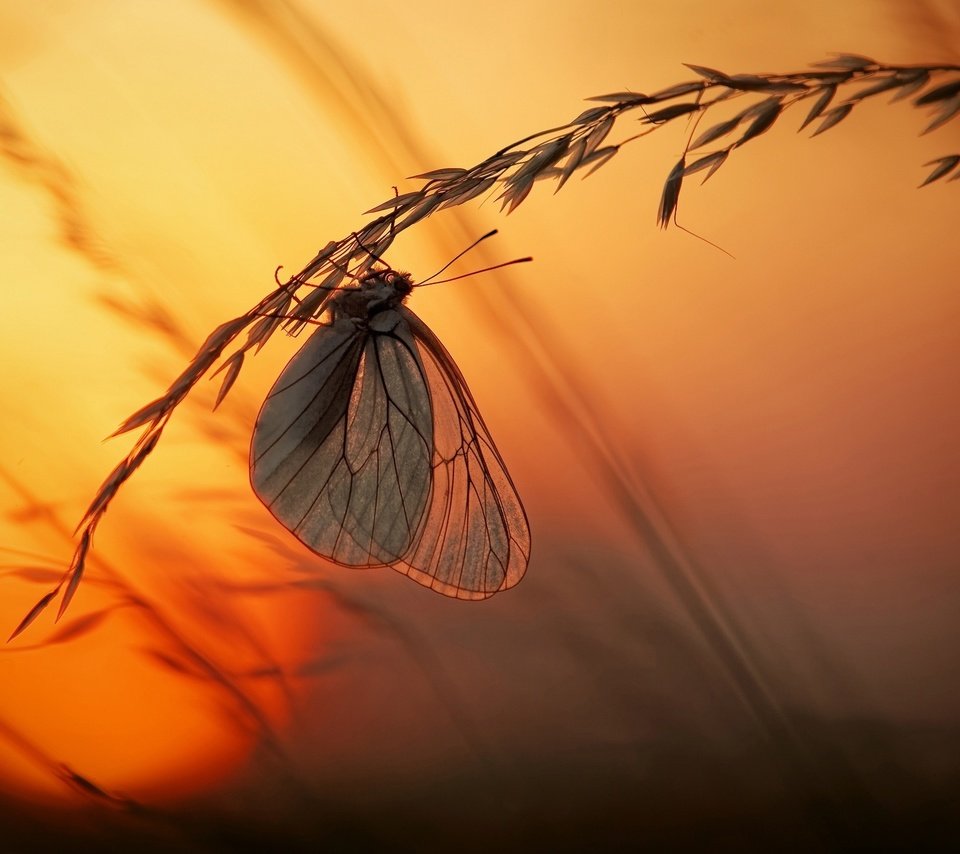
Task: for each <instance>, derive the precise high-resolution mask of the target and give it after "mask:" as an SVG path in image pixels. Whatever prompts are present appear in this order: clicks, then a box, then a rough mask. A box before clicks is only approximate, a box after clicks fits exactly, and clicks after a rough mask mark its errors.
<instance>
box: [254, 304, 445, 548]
mask: <svg viewBox="0 0 960 854" xmlns="http://www.w3.org/2000/svg"><path fill="white" fill-rule="evenodd" d="M432 448H433V426H432V421H431V410H430V397H429V393H428V391H427V386H426V381H425V374H424V369H423V365H422V364H421V363H420V358H419V355H418V350H417V347H416V345H415V344H414V341H413V338H412V336H411V332H410V329H409V327H408V326H407V324H406V322H405V320H404V319H403V317H402V316H401V315H400V314H398V313H397V312H396V311H393V310H389V311H383V312H381V313H379V314H377V315H375V316H374V317H373V318H372V319H371V321H370V326H369V328H364V327H360V328H358V327H357V326H356V325H355V324H354V323H353V322H352V321H351V320H349V319H342V320H340V321H338V322H336V323H334V324H332V325H326V326H321V327H320V328H319V329H317V331H316V332H314V333H313V335H311V336H310V338H309V339H308V341H307V343H306V344H304V346H303V347H302V348H301V349H300V351H299V352H298V353H297V354H296V355H295V356H294V357H293V359H292V360H291V361H290V363H289V364H288V365H287V367H286V368H285V369H284V371H283V373H282V374H281V375H280V378H279V379H278V380H277V382H276V384H275V385H274V387H273V388H272V389H271V390H270V393H269V394H268V395H267V399H266V401H265V402H264V404H263V407H262V409H261V410H260V415H259V416H258V418H257V424H256V427H255V428H254V433H253V442H252V446H251V455H250V479H251V483H252V485H253V488H254V491H255V492H256V493H257V495H258V496H259V497H260V499H261V500H262V501H263V502H264V504H266V505H267V507H268V508H269V509H270V511H271V512H272V513H273V515H274V516H275V517H276V518H277V519H278V520H279V521H280V522H281V523H282V524H283V525H284V526H285V527H286V528H288V529H289V530H290V531H292V532H293V533H294V534H295V535H296V536H297V537H298V538H299V539H300V540H301V541H302V542H303V543H304V544H305V545H307V546H308V547H309V548H311V549H312V550H313V551H315V552H317V553H318V554H321V555H323V556H325V557H328V558H331V559H332V560H335V561H337V562H338V563H343V564H347V565H349V566H375V565H384V564H393V563H394V562H396V561H397V560H398V559H400V558H402V557H403V556H404V555H406V554H408V553H409V552H410V551H411V550H412V549H414V548H415V547H416V538H417V536H418V532H419V531H421V530H422V529H423V522H424V511H425V509H426V507H427V505H428V502H429V499H430V492H431V469H430V463H431V455H432Z"/></svg>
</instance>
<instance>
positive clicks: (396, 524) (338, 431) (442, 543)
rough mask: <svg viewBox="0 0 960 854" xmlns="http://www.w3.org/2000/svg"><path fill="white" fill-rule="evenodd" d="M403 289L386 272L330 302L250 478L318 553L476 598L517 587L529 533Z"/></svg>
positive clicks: (454, 378) (288, 373)
mask: <svg viewBox="0 0 960 854" xmlns="http://www.w3.org/2000/svg"><path fill="white" fill-rule="evenodd" d="M524 260H527V259H524ZM414 287H416V285H415V284H414V282H413V280H412V279H411V277H410V276H409V274H407V273H401V272H398V271H395V270H393V269H390V268H389V267H388V268H386V269H379V270H370V271H369V272H367V273H366V274H364V275H363V276H360V277H358V278H357V279H356V281H355V283H354V284H353V285H351V286H349V287H344V288H340V289H338V290H336V291H335V292H334V293H333V294H332V295H331V297H330V299H329V301H328V309H329V315H330V316H329V320H328V321H327V322H324V323H322V324H320V325H319V326H318V328H317V329H316V331H314V332H313V333H312V334H311V336H310V337H309V339H308V340H307V341H306V343H305V344H304V345H303V347H302V348H301V349H300V350H299V351H298V352H297V353H296V355H295V356H294V357H293V358H292V359H291V360H290V362H289V363H288V364H287V366H286V367H285V368H284V370H283V372H282V373H281V374H280V376H279V378H278V379H277V381H276V383H275V384H274V386H273V388H272V389H271V390H270V392H269V394H268V395H267V397H266V400H265V401H264V403H263V406H262V408H261V409H260V413H259V415H258V417H257V421H256V426H255V427H254V431H253V439H252V442H251V447H250V481H251V485H252V487H253V490H254V492H255V493H256V494H257V496H258V497H259V498H260V500H261V501H262V502H263V503H264V504H265V505H266V507H267V508H268V509H269V510H270V512H271V513H272V514H273V516H274V517H275V518H276V519H277V521H279V522H280V523H281V524H282V525H283V526H284V527H285V528H287V529H288V530H289V531H290V532H291V533H293V534H294V536H296V537H297V539H299V540H300V541H301V542H302V543H303V544H304V545H305V546H307V547H308V548H310V549H311V550H312V551H314V552H316V553H317V554H319V555H321V556H323V557H325V558H328V559H330V560H332V561H334V562H336V563H338V564H343V565H345V566H352V567H374V566H389V567H392V568H393V569H396V570H398V571H399V572H402V573H404V574H405V575H407V576H409V577H410V578H412V579H413V580H414V581H417V582H418V583H420V584H422V585H424V586H426V587H429V588H431V589H433V590H436V591H437V592H439V593H442V594H444V595H446V596H452V597H456V598H458V599H486V598H487V597H489V596H492V595H493V594H494V593H497V592H499V591H501V590H506V589H507V588H509V587H513V585H515V584H516V583H517V582H518V581H519V580H520V579H521V578H522V577H523V574H524V572H525V571H526V568H527V564H528V562H529V558H530V530H529V526H528V523H527V517H526V513H525V511H524V509H523V505H522V503H521V501H520V497H519V496H518V495H517V491H516V488H515V487H514V485H513V481H512V480H511V479H510V475H509V474H508V473H507V469H506V467H505V465H504V462H503V459H502V457H501V456H500V452H499V451H498V450H497V447H496V445H495V444H494V442H493V439H492V437H491V436H490V431H489V430H488V429H487V426H486V424H485V423H484V421H483V418H482V417H481V415H480V413H479V411H478V409H477V404H476V401H475V400H474V398H473V395H472V394H471V393H470V390H469V389H468V388H467V383H466V380H464V378H463V374H461V372H460V370H459V368H458V367H457V365H456V363H455V362H454V360H453V358H452V357H451V356H450V354H449V353H448V352H447V350H446V348H445V347H444V346H443V344H441V343H440V340H439V339H438V338H437V336H436V335H434V333H433V332H432V331H431V330H430V329H429V327H428V326H427V325H426V324H425V323H424V322H423V321H422V320H421V319H420V318H419V317H417V315H416V314H414V313H413V311H411V310H410V309H409V308H408V307H407V306H406V305H405V304H404V303H405V301H406V299H407V297H408V296H409V295H410V293H411V292H412V291H413V289H414Z"/></svg>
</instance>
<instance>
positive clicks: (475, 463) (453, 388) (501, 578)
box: [393, 306, 530, 599]
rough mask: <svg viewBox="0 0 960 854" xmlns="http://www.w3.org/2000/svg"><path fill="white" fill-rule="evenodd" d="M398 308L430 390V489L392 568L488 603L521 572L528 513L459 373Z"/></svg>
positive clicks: (420, 325) (447, 592)
mask: <svg viewBox="0 0 960 854" xmlns="http://www.w3.org/2000/svg"><path fill="white" fill-rule="evenodd" d="M397 311H398V312H399V313H400V314H401V316H402V317H403V318H404V320H405V321H406V325H407V326H408V327H409V329H410V330H411V331H412V333H413V337H414V339H415V340H416V342H417V345H418V346H419V349H420V357H421V362H422V365H423V369H424V378H425V381H426V385H427V387H428V388H429V390H430V399H431V403H432V410H433V454H432V463H431V464H432V468H433V489H432V492H431V494H430V504H429V507H428V508H427V510H426V514H425V515H424V518H423V522H422V525H421V528H420V531H419V533H418V535H417V537H416V538H415V540H414V542H413V544H412V547H411V549H410V551H409V553H407V554H406V555H404V557H403V559H402V560H400V561H398V562H396V563H394V564H393V566H394V568H395V569H397V570H399V571H400V572H404V573H406V574H407V575H409V576H410V577H411V578H413V579H414V580H415V581H418V582H419V583H420V584H424V585H426V586H428V587H431V588H433V589H434V590H437V591H438V592H440V593H443V594H445V595H447V596H455V597H457V598H459V599H485V598H487V597H488V596H492V595H493V594H494V593H496V592H498V591H500V590H505V589H507V588H508V587H512V586H513V585H514V584H516V583H517V582H518V581H519V580H520V579H521V578H522V577H523V574H524V572H526V569H527V563H528V562H529V559H530V530H529V527H528V525H527V517H526V513H525V512H524V510H523V505H522V504H521V503H520V498H519V496H518V495H517V491H516V489H515V488H514V486H513V481H511V479H510V475H509V474H507V470H506V467H505V466H504V464H503V460H502V459H501V457H500V454H499V452H498V451H497V448H496V446H495V445H494V443H493V439H492V438H491V437H490V432H489V430H487V426H486V424H484V422H483V418H482V417H481V416H480V413H479V412H478V410H477V404H476V402H475V401H474V399H473V396H472V395H471V394H470V390H469V389H468V388H467V384H466V381H465V380H464V378H463V375H462V374H461V373H460V370H459V368H457V366H456V364H455V363H454V361H453V359H452V358H451V356H450V354H449V353H448V352H447V351H446V349H445V348H444V346H443V344H441V343H440V340H439V339H438V338H437V336H436V335H434V334H433V332H431V331H430V329H429V328H428V327H427V325H426V324H425V323H424V322H423V321H422V320H420V318H419V317H417V316H416V315H415V314H414V313H413V312H412V311H410V309H408V308H406V307H405V306H400V307H399V308H398V309H397Z"/></svg>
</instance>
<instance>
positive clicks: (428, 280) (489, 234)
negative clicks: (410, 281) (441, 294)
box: [417, 229, 529, 288]
mask: <svg viewBox="0 0 960 854" xmlns="http://www.w3.org/2000/svg"><path fill="white" fill-rule="evenodd" d="M496 233H497V230H496V229H494V230H493V231H488V232H487V233H486V234H485V235H483V237H478V238H477V239H476V240H474V241H473V243H471V244H470V245H469V246H468V247H467V248H466V249H464V250H463V252H461V253H460V254H459V255H454V256H453V258H451V259H450V260H449V261H447V263H446V264H444V265H443V266H442V267H441V268H440V269H439V270H437V272H436V273H434V274H433V275H432V276H427V278H426V279H424V280H423V281H422V282H418V283H417V286H418V287H421V288H422V287H423V286H424V285H439V284H440V282H434V281H431V279H435V278H436V277H437V276H439V275H440V274H441V273H442V272H443V271H444V270H446V269H447V267H449V266H450V265H451V264H453V263H454V262H455V261H459V260H460V259H461V258H462V257H463V256H464V255H466V254H467V253H468V252H469V251H470V250H471V249H473V247H474V246H476V245H477V244H478V243H483V241H484V240H486V239H487V238H488V237H493V235H495V234H496ZM522 260H529V259H522ZM508 263H510V264H513V263H515V262H513V261H510V262H508ZM504 266H506V265H505V264H498V265H497V267H504ZM487 269H488V270H495V269H496V267H488V268H487ZM476 272H477V273H484V272H486V271H485V270H477V271H476ZM467 275H468V276H472V275H473V273H467ZM457 278H458V279H462V278H463V276H457ZM444 281H446V282H452V281H453V279H444Z"/></svg>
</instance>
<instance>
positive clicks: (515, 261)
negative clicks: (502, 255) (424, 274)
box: [415, 244, 533, 288]
mask: <svg viewBox="0 0 960 854" xmlns="http://www.w3.org/2000/svg"><path fill="white" fill-rule="evenodd" d="M474 245H476V244H474ZM460 254H461V255H462V254H463V253H462V252H461V253H460ZM532 260H533V257H532V256H529V255H528V256H527V257H526V258H514V259H513V260H512V261H504V262H503V263H502V264H494V265H493V266H492V267H484V268H483V269H482V270H474V271H473V272H471V273H464V274H463V275H461V276H453V277H452V278H450V279H436V280H435V281H432V282H431V281H426V282H416V283H415V287H418V288H423V287H426V286H427V285H443V284H446V283H447V282H455V281H457V279H466V278H467V277H468V276H476V275H477V274H478V273H489V272H490V271H491V270H499V269H500V268H501V267H509V266H510V265H511V264H526V263H527V261H532ZM447 266H448V267H449V266H450V265H449V264H448V265H447ZM443 269H444V270H446V269H447V268H446V267H444V268H443ZM442 272H443V270H438V271H437V272H436V273H434V274H433V275H434V276H439V275H440V273H442ZM430 278H431V279H432V278H433V276H431V277H430Z"/></svg>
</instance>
